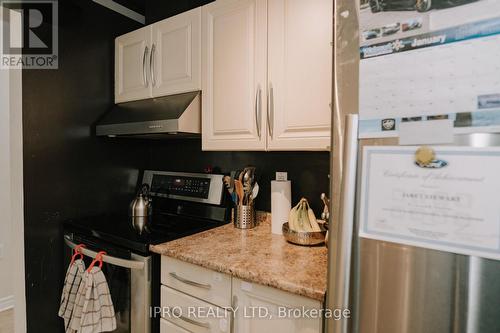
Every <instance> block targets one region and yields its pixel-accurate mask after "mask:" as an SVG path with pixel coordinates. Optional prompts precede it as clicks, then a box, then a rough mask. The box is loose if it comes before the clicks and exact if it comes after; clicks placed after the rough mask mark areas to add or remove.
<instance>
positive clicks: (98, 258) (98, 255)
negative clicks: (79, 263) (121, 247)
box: [87, 251, 107, 273]
mask: <svg viewBox="0 0 500 333" xmlns="http://www.w3.org/2000/svg"><path fill="white" fill-rule="evenodd" d="M105 254H107V253H106V252H105V251H99V252H97V255H96V256H95V259H94V260H93V261H92V263H91V264H90V266H89V268H88V269H87V272H89V273H90V271H91V270H92V268H94V265H95V264H96V262H99V268H102V257H103V256H104V255H105Z"/></svg>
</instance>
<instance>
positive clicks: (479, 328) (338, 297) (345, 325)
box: [326, 0, 500, 333]
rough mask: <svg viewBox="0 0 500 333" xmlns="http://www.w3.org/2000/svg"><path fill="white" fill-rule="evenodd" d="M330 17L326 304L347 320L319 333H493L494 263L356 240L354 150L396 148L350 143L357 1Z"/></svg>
mask: <svg viewBox="0 0 500 333" xmlns="http://www.w3.org/2000/svg"><path fill="white" fill-rule="evenodd" d="M376 2H377V3H379V1H376ZM385 2H387V1H385ZM400 2H401V1H400ZM334 17H335V27H334V36H335V39H334V48H335V52H334V54H335V56H334V73H333V75H334V87H333V92H332V95H333V105H334V112H333V126H332V154H331V156H332V157H331V158H332V161H331V162H332V163H331V168H332V169H331V174H332V177H331V195H332V198H333V199H332V207H331V210H332V212H333V213H332V221H331V232H330V236H329V237H330V239H329V244H330V246H329V259H328V260H329V272H328V291H327V307H328V308H330V309H345V308H348V309H350V310H351V313H352V317H351V318H350V319H343V320H338V321H335V320H333V319H328V320H327V323H326V331H327V332H329V333H332V332H335V333H346V332H359V333H447V332H450V333H451V332H453V333H455V332H456V333H459V332H467V333H495V332H500V261H495V260H491V259H484V258H480V257H474V256H467V255H459V254H454V253H450V252H443V251H437V250H431V249H425V248H421V247H415V246H409V245H402V244H397V243H391V242H385V241H379V240H373V239H367V238H360V237H359V236H358V231H359V225H358V224H359V199H360V183H361V179H360V177H361V171H360V168H361V165H362V163H363V161H362V156H363V155H362V148H363V147H364V146H368V145H370V146H373V145H379V146H387V145H389V146H395V145H398V144H399V143H398V139H397V138H384V139H363V140H359V139H358V128H359V127H358V126H359V120H358V112H359V63H360V46H359V36H360V31H359V22H358V19H359V2H358V1H353V0H336V1H335V13H334ZM498 75H500V73H499V74H498ZM451 145H456V146H471V147H488V146H500V134H495V133H471V134H463V135H455V136H454V142H453V143H452V144H451Z"/></svg>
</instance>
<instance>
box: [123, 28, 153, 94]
mask: <svg viewBox="0 0 500 333" xmlns="http://www.w3.org/2000/svg"><path fill="white" fill-rule="evenodd" d="M150 52H151V27H144V28H141V29H139V30H135V31H132V32H130V33H128V34H125V35H122V36H119V37H117V38H116V39H115V103H120V102H127V101H132V100H139V99H144V98H149V97H151V85H150V78H149V71H148V69H149V54H150Z"/></svg>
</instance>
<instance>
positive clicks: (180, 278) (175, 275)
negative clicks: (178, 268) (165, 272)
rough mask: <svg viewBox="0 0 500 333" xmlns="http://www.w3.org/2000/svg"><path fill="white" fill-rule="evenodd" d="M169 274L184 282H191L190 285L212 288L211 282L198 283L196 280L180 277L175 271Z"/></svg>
mask: <svg viewBox="0 0 500 333" xmlns="http://www.w3.org/2000/svg"><path fill="white" fill-rule="evenodd" d="M169 274H170V276H171V277H173V278H174V279H176V280H178V281H181V282H182V283H185V284H189V285H190V286H193V287H198V288H203V289H211V288H212V286H211V285H209V284H203V283H198V282H194V281H191V280H187V279H185V278H183V277H180V276H179V275H177V274H176V273H175V272H170V273H169Z"/></svg>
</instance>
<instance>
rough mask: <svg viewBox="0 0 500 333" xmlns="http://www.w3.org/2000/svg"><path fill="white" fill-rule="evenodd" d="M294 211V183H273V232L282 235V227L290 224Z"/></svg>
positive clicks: (274, 181)
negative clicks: (291, 210)
mask: <svg viewBox="0 0 500 333" xmlns="http://www.w3.org/2000/svg"><path fill="white" fill-rule="evenodd" d="M290 209H292V183H291V182H290V181H289V180H286V181H277V180H273V181H271V231H272V233H273V234H278V235H282V234H283V232H282V231H281V227H282V226H283V223H285V222H288V215H289V214H290Z"/></svg>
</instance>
